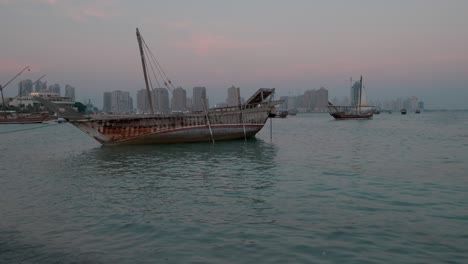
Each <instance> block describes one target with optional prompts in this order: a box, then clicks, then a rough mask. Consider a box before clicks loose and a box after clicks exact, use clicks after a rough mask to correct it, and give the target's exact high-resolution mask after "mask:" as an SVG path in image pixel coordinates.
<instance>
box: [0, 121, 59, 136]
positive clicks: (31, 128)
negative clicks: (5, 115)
mask: <svg viewBox="0 0 468 264" xmlns="http://www.w3.org/2000/svg"><path fill="white" fill-rule="evenodd" d="M57 125H61V124H60V123H57V124H49V125H45V126H40V127H30V128H23V129H17V130H10V131H3V132H0V134H9V133H15V132H19V131H26V130H33V129H39V128H44V127H51V126H57Z"/></svg>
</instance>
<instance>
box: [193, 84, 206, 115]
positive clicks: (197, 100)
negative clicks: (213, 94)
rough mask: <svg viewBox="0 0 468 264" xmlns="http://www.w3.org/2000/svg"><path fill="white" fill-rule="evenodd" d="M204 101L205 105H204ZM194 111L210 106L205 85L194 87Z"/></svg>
mask: <svg viewBox="0 0 468 264" xmlns="http://www.w3.org/2000/svg"><path fill="white" fill-rule="evenodd" d="M203 103H204V104H205V105H203ZM192 104H193V105H192V111H195V112H196V111H203V110H204V109H205V108H208V100H207V99H206V88H205V87H193V96H192Z"/></svg>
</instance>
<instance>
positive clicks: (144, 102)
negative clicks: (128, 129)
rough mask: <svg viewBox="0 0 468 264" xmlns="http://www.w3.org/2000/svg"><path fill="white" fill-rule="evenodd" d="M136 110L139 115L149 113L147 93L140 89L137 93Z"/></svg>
mask: <svg viewBox="0 0 468 264" xmlns="http://www.w3.org/2000/svg"><path fill="white" fill-rule="evenodd" d="M137 110H138V112H140V113H150V112H151V111H150V105H149V100H148V91H147V90H146V89H141V90H139V91H138V92H137Z"/></svg>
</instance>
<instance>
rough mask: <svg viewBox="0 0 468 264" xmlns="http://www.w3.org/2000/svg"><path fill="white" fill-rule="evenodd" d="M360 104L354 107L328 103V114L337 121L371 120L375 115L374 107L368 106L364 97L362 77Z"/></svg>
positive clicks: (359, 95)
mask: <svg viewBox="0 0 468 264" xmlns="http://www.w3.org/2000/svg"><path fill="white" fill-rule="evenodd" d="M358 93H359V94H358V102H357V104H356V105H355V106H354V105H352V106H340V105H333V104H332V103H330V102H328V112H329V114H330V115H331V116H333V118H335V119H337V120H342V119H371V118H372V116H373V115H374V111H373V109H374V107H372V106H368V105H367V101H366V99H365V96H364V95H363V87H362V76H361V80H360V83H359V91H358Z"/></svg>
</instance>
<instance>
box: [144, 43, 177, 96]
mask: <svg viewBox="0 0 468 264" xmlns="http://www.w3.org/2000/svg"><path fill="white" fill-rule="evenodd" d="M141 39H142V42H143V44H144V46H145V47H146V49H147V50H148V52H149V54H150V55H151V56H150V57H151V59H152V60H153V63H155V66H156V69H157V70H158V72H159V74H160V75H161V77H162V79H163V80H164V84H165V85H166V87H167V88H168V89H170V87H169V85H168V83H169V84H170V85H171V87H172V89H175V87H174V85H173V84H172V82H171V80H170V79H169V77H167V75H166V72H165V71H164V69H163V68H162V66H161V64H159V62H158V60H157V59H156V56H155V55H154V54H153V52H152V51H151V49H150V48H149V47H148V45H147V44H146V41H145V39H143V37H142V38H141Z"/></svg>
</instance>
